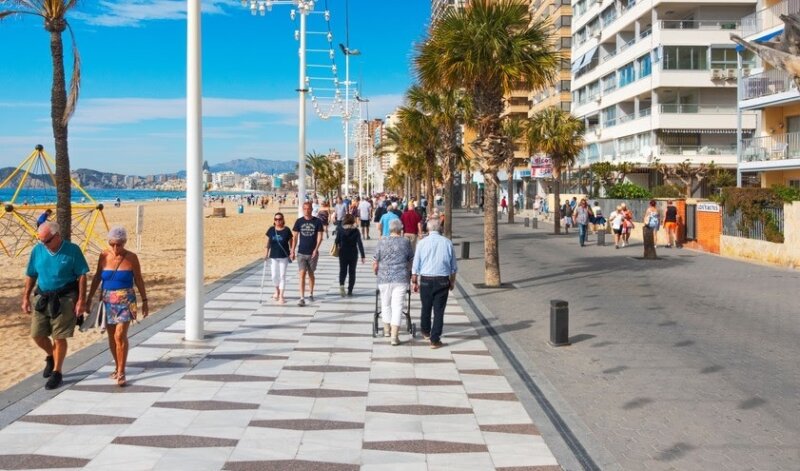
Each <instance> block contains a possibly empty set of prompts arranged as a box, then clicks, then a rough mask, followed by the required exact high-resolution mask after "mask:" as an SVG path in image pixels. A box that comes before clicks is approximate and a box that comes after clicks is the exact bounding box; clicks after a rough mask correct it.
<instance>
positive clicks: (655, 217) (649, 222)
mask: <svg viewBox="0 0 800 471" xmlns="http://www.w3.org/2000/svg"><path fill="white" fill-rule="evenodd" d="M642 223H643V224H644V225H645V226H647V227H648V228H650V229H651V230H652V231H653V247H656V246H658V230H659V226H660V225H661V217H660V215H659V214H658V208H657V207H656V200H650V203H649V204H648V206H647V209H646V210H645V212H644V220H643V221H642Z"/></svg>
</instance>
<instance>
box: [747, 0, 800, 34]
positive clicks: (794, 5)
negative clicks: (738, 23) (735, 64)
mask: <svg viewBox="0 0 800 471" xmlns="http://www.w3.org/2000/svg"><path fill="white" fill-rule="evenodd" d="M798 12H800V0H784V1H782V2H781V3H778V4H776V5H772V6H771V7H768V8H764V9H763V10H759V11H757V12H755V13H752V14H750V15H747V16H745V17H744V18H742V36H750V35H751V34H756V33H758V32H760V31H764V30H766V29H769V28H772V27H775V26H778V25H782V24H783V21H781V15H791V14H792V13H798Z"/></svg>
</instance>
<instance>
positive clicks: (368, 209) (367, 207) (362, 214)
mask: <svg viewBox="0 0 800 471" xmlns="http://www.w3.org/2000/svg"><path fill="white" fill-rule="evenodd" d="M371 213H372V205H371V204H370V202H369V200H368V199H367V198H364V199H362V200H361V202H359V203H358V218H359V219H361V235H362V238H363V239H369V224H370V221H371V220H370V215H371Z"/></svg>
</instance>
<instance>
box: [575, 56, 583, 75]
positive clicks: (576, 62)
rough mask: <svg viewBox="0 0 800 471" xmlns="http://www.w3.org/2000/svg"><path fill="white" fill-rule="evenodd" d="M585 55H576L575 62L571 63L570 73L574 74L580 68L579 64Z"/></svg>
mask: <svg viewBox="0 0 800 471" xmlns="http://www.w3.org/2000/svg"><path fill="white" fill-rule="evenodd" d="M584 57H586V56H585V55H583V56H580V57H578V58H577V59H575V62H573V63H572V73H573V74H574V73H575V72H577V71H578V70H579V69H580V68H581V64H583V58H584Z"/></svg>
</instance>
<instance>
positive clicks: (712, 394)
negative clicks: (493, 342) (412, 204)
mask: <svg viewBox="0 0 800 471" xmlns="http://www.w3.org/2000/svg"><path fill="white" fill-rule="evenodd" d="M454 215H455V222H454V234H456V236H457V238H455V239H454V241H455V242H456V243H463V242H465V241H469V242H471V259H470V260H465V261H460V262H459V279H460V285H459V289H461V290H463V292H464V293H466V294H468V295H469V296H470V297H469V303H471V304H472V305H474V307H475V308H476V311H477V312H480V313H483V317H485V322H486V325H490V326H491V327H492V330H493V331H494V333H495V334H496V339H500V340H502V341H503V342H504V343H505V344H506V345H507V347H508V351H509V354H510V355H513V356H514V357H516V358H517V359H518V360H519V362H518V363H519V366H520V367H521V368H522V369H524V371H523V373H524V374H525V375H528V376H529V377H530V378H532V379H533V383H535V384H534V386H535V387H532V388H531V389H532V390H533V392H534V393H535V392H537V390H538V391H540V392H541V397H540V402H542V403H545V405H547V406H550V407H552V410H551V416H552V417H555V418H556V423H560V424H561V427H560V431H561V435H562V436H564V437H566V439H565V441H567V442H568V441H569V440H570V439H574V440H575V442H574V443H573V446H572V447H571V448H572V449H573V450H574V449H577V450H578V452H580V451H581V450H585V451H586V453H587V455H588V456H589V457H590V458H591V459H592V461H593V463H589V467H590V468H591V467H592V464H593V465H595V466H596V467H594V469H604V470H617V469H625V470H632V471H638V470H650V469H656V470H673V469H680V470H711V469H714V470H717V469H720V470H721V469H724V470H753V469H764V470H797V469H800V393H798V391H800V366H798V362H797V359H798V358H800V342H798V338H800V304H798V303H797V301H796V292H797V290H798V287H800V272H798V271H792V270H788V269H783V268H773V267H768V266H762V265H756V264H752V263H745V262H740V261H735V260H730V259H726V258H722V257H718V256H714V255H710V254H705V253H701V252H695V251H690V250H685V249H684V250H679V249H663V248H659V249H658V255H659V256H660V257H662V259H661V260H657V261H644V260H641V259H638V258H637V257H642V253H643V247H642V245H641V242H636V241H632V243H633V245H632V246H630V247H628V248H624V249H620V250H615V249H614V246H613V242H611V243H610V245H607V246H605V247H598V246H596V245H595V242H596V239H595V237H594V236H592V237H591V239H590V240H591V241H590V242H589V245H587V247H584V248H581V247H579V245H578V238H577V231H574V232H573V231H571V232H570V235H568V236H565V235H560V236H555V235H553V234H552V226H551V225H549V224H545V223H540V228H539V229H532V228H530V227H527V228H526V227H524V225H523V223H522V220H523V218H521V217H518V219H517V223H516V224H514V225H509V224H507V223H506V222H500V223H499V226H500V227H499V230H500V235H501V243H500V262H501V267H502V281H503V283H504V286H503V288H501V289H481V288H480V287H479V285H477V286H476V284H479V283H482V282H483V270H484V262H483V258H482V257H483V216H482V215H478V214H467V213H466V212H464V211H456V212H455V213H454ZM503 217H504V219H505V216H503ZM609 240H610V238H606V242H607V244H608V243H609ZM457 249H458V247H457ZM459 253H460V250H459ZM552 299H563V300H566V301H568V302H569V307H570V340H571V342H572V345H570V346H568V347H560V348H553V347H550V346H549V345H548V344H547V341H546V340H547V339H548V336H549V328H550V325H549V301H550V300H552ZM559 421H560V422H559ZM545 437H546V438H548V444H550V446H551V448H552V449H553V450H554V452H556V456H557V457H558V459H559V462H561V463H562V464H565V463H566V462H567V459H566V458H562V455H561V454H559V453H558V452H557V451H558V449H559V447H560V445H559V441H558V440H551V439H550V438H549V437H548V435H547V434H545ZM576 444H577V445H576ZM573 454H574V453H573Z"/></svg>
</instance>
